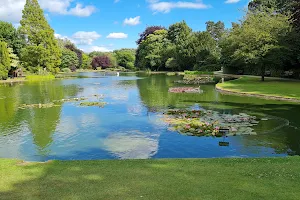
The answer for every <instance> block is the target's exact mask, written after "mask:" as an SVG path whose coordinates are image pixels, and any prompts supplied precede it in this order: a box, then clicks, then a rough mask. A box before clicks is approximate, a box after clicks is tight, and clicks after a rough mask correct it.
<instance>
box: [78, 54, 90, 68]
mask: <svg viewBox="0 0 300 200" xmlns="http://www.w3.org/2000/svg"><path fill="white" fill-rule="evenodd" d="M91 63H92V59H91V58H90V57H89V56H88V55H87V54H85V53H83V54H82V66H81V67H82V68H83V69H89V68H90V67H91Z"/></svg>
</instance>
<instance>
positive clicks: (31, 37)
mask: <svg viewBox="0 0 300 200" xmlns="http://www.w3.org/2000/svg"><path fill="white" fill-rule="evenodd" d="M20 23H21V28H20V31H21V33H22V34H23V35H24V36H25V38H26V43H27V46H26V47H25V48H24V49H23V50H22V53H21V61H22V62H23V64H24V66H25V67H27V68H28V69H29V70H31V71H33V72H37V71H38V70H39V69H40V68H46V69H47V70H48V71H50V72H55V71H56V69H55V68H57V67H58V66H59V65H60V63H61V59H60V58H61V50H60V48H59V46H58V43H57V40H56V39H55V37H54V30H53V29H52V28H51V27H50V25H49V24H48V22H47V20H46V18H45V16H44V12H43V10H42V9H41V7H40V6H39V3H38V1H37V0H26V4H25V7H24V10H23V17H22V20H21V22H20Z"/></svg>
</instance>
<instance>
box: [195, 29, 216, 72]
mask: <svg viewBox="0 0 300 200" xmlns="http://www.w3.org/2000/svg"><path fill="white" fill-rule="evenodd" d="M189 48H190V49H191V50H192V51H191V52H192V53H191V54H190V60H191V61H192V62H193V63H194V70H200V71H216V70H219V68H218V67H219V65H218V64H219V59H220V56H221V55H220V51H219V48H218V45H217V40H215V38H213V37H212V36H211V33H209V32H206V31H203V32H195V33H193V35H192V39H191V41H190V44H189Z"/></svg>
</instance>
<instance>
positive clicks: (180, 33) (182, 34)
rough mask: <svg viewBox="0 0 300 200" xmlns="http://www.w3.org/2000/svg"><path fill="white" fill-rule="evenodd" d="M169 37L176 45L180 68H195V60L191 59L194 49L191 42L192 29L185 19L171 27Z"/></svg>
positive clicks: (176, 57)
mask: <svg viewBox="0 0 300 200" xmlns="http://www.w3.org/2000/svg"><path fill="white" fill-rule="evenodd" d="M167 38H168V39H169V40H170V41H171V43H173V44H174V45H175V51H174V52H175V55H174V58H175V59H176V61H177V63H178V66H179V70H183V69H193V65H194V63H193V61H192V60H191V59H190V55H191V54H192V51H193V49H191V48H190V45H189V44H190V43H191V41H192V39H193V35H192V29H191V28H190V27H189V26H188V25H187V23H186V22H185V21H182V22H178V23H175V24H173V25H171V26H170V27H169V31H168V36H167Z"/></svg>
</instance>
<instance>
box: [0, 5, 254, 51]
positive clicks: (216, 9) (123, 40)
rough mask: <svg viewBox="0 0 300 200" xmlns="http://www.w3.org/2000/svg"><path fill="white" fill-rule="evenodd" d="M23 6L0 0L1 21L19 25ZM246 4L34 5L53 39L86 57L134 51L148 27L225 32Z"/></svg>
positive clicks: (239, 17)
mask: <svg viewBox="0 0 300 200" xmlns="http://www.w3.org/2000/svg"><path fill="white" fill-rule="evenodd" d="M25 2H26V0H0V20H2V21H8V22H11V23H13V24H14V25H15V26H18V25H19V21H20V19H21V17H22V9H23V7H24V5H25ZM248 2H249V0H39V3H40V5H41V7H42V8H43V9H44V12H45V16H46V18H47V20H48V22H49V24H50V25H51V27H52V28H53V29H54V31H55V36H56V37H59V38H68V39H70V40H71V41H72V42H74V43H75V44H76V45H77V46H78V48H80V49H82V50H83V51H85V52H91V51H112V50H115V49H120V48H136V43H135V41H136V40H137V39H138V36H139V33H141V32H143V31H144V30H145V28H146V27H147V26H151V25H161V26H165V27H169V26H170V25H171V24H174V23H176V22H179V21H182V20H185V21H186V22H187V24H188V25H189V26H190V27H191V28H192V29H193V30H194V31H204V30H205V27H206V25H205V22H206V21H209V20H211V21H219V20H221V21H223V22H224V23H225V25H226V27H227V28H230V27H231V22H237V21H238V20H239V19H241V18H242V16H243V14H244V10H245V7H246V5H247V4H248Z"/></svg>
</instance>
